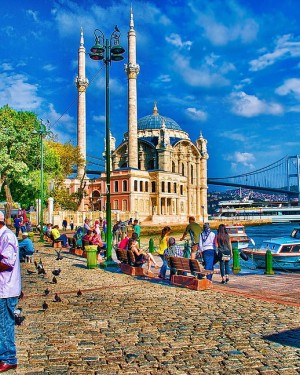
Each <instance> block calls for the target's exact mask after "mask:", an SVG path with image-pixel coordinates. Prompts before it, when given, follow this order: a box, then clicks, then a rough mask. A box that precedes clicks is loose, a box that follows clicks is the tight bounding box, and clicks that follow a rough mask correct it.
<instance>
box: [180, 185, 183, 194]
mask: <svg viewBox="0 0 300 375" xmlns="http://www.w3.org/2000/svg"><path fill="white" fill-rule="evenodd" d="M180 195H183V185H180Z"/></svg>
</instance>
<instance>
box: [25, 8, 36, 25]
mask: <svg viewBox="0 0 300 375" xmlns="http://www.w3.org/2000/svg"><path fill="white" fill-rule="evenodd" d="M26 13H27V14H28V15H29V16H30V17H31V18H32V19H33V20H34V21H35V22H38V12H35V11H33V10H31V9H28V10H27V11H26Z"/></svg>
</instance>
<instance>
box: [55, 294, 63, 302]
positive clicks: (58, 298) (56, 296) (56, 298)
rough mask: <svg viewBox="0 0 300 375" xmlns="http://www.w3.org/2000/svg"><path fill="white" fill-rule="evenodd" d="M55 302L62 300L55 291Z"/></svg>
mask: <svg viewBox="0 0 300 375" xmlns="http://www.w3.org/2000/svg"><path fill="white" fill-rule="evenodd" d="M54 302H61V298H60V296H59V295H58V294H57V293H55V296H54Z"/></svg>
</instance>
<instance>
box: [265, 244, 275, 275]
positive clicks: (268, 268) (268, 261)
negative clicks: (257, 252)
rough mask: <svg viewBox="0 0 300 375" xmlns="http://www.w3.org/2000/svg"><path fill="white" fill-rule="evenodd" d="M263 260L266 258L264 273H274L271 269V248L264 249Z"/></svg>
mask: <svg viewBox="0 0 300 375" xmlns="http://www.w3.org/2000/svg"><path fill="white" fill-rule="evenodd" d="M265 260H266V271H265V275H274V271H273V257H272V252H271V250H267V251H266V255H265Z"/></svg>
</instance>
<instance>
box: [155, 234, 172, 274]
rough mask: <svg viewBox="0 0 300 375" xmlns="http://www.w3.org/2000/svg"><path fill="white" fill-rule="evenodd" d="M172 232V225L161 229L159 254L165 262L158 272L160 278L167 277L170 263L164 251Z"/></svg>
mask: <svg viewBox="0 0 300 375" xmlns="http://www.w3.org/2000/svg"><path fill="white" fill-rule="evenodd" d="M170 233H171V228H170V227H164V228H163V229H162V231H161V237H160V241H159V247H158V255H159V256H160V258H161V260H162V262H163V264H162V266H161V269H160V271H159V274H158V277H159V278H160V279H165V278H166V272H167V268H168V263H167V261H166V258H165V257H164V253H165V250H166V249H167V248H168V239H169V234H170Z"/></svg>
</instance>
